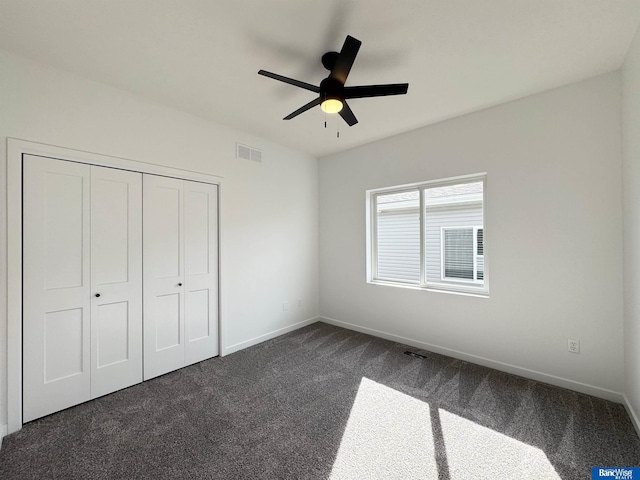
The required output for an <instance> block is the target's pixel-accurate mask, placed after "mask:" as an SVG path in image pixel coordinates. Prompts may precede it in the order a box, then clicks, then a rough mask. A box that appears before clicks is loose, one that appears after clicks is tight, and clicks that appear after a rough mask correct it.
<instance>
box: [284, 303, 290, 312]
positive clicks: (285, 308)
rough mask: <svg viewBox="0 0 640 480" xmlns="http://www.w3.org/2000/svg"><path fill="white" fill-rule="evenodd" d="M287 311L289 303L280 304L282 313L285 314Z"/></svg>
mask: <svg viewBox="0 0 640 480" xmlns="http://www.w3.org/2000/svg"><path fill="white" fill-rule="evenodd" d="M287 310H289V302H282V311H283V312H286V311H287Z"/></svg>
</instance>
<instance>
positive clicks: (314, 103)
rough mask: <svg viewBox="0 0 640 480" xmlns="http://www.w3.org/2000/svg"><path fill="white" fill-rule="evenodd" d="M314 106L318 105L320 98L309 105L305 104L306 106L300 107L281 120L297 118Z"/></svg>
mask: <svg viewBox="0 0 640 480" xmlns="http://www.w3.org/2000/svg"><path fill="white" fill-rule="evenodd" d="M316 105H320V97H318V98H316V99H315V100H311V101H310V102H309V103H307V104H306V105H304V106H302V107H300V108H299V109H297V110H296V111H295V112H293V113H290V114H289V115H287V116H286V117H284V118H283V120H291V119H292V118H293V117H297V116H298V115H300V114H301V113H303V112H306V111H307V110H309V109H310V108H313V107H315V106H316Z"/></svg>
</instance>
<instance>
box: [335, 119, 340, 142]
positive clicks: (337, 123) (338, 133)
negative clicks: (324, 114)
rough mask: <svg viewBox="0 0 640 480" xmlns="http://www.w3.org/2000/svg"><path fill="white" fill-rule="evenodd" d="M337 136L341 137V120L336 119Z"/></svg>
mask: <svg viewBox="0 0 640 480" xmlns="http://www.w3.org/2000/svg"><path fill="white" fill-rule="evenodd" d="M336 138H340V121H339V120H337V119H336Z"/></svg>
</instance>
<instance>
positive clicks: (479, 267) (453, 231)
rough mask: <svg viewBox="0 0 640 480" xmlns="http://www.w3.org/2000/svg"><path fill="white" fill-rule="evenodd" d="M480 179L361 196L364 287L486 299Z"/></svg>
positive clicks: (439, 182) (482, 194)
mask: <svg viewBox="0 0 640 480" xmlns="http://www.w3.org/2000/svg"><path fill="white" fill-rule="evenodd" d="M484 185H485V177H484V176H474V177H467V178H465V179H460V180H449V181H438V182H429V183H424V184H420V185H412V186H411V187H408V188H406V187H405V188H403V187H397V188H385V189H382V190H374V191H369V192H367V194H368V202H369V203H368V204H369V208H370V213H371V216H370V219H369V220H370V224H371V227H372V228H371V229H370V235H371V238H370V242H369V246H370V249H369V272H370V273H369V277H370V278H369V281H371V282H377V283H391V284H399V285H414V286H419V287H424V288H435V289H441V290H450V291H463V292H473V293H482V294H486V293H487V288H486V287H487V281H486V278H485V255H484V250H485V249H484V237H485V235H484V193H485V192H484Z"/></svg>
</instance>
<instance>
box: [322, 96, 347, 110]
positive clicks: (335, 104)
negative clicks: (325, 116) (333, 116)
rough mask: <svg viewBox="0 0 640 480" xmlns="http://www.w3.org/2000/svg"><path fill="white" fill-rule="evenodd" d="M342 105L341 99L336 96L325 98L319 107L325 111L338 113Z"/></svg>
mask: <svg viewBox="0 0 640 480" xmlns="http://www.w3.org/2000/svg"><path fill="white" fill-rule="evenodd" d="M343 106H344V105H343V103H342V100H340V99H338V98H327V99H325V100H323V101H322V103H321V104H320V108H322V111H324V112H326V113H338V112H340V110H342V107H343Z"/></svg>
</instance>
